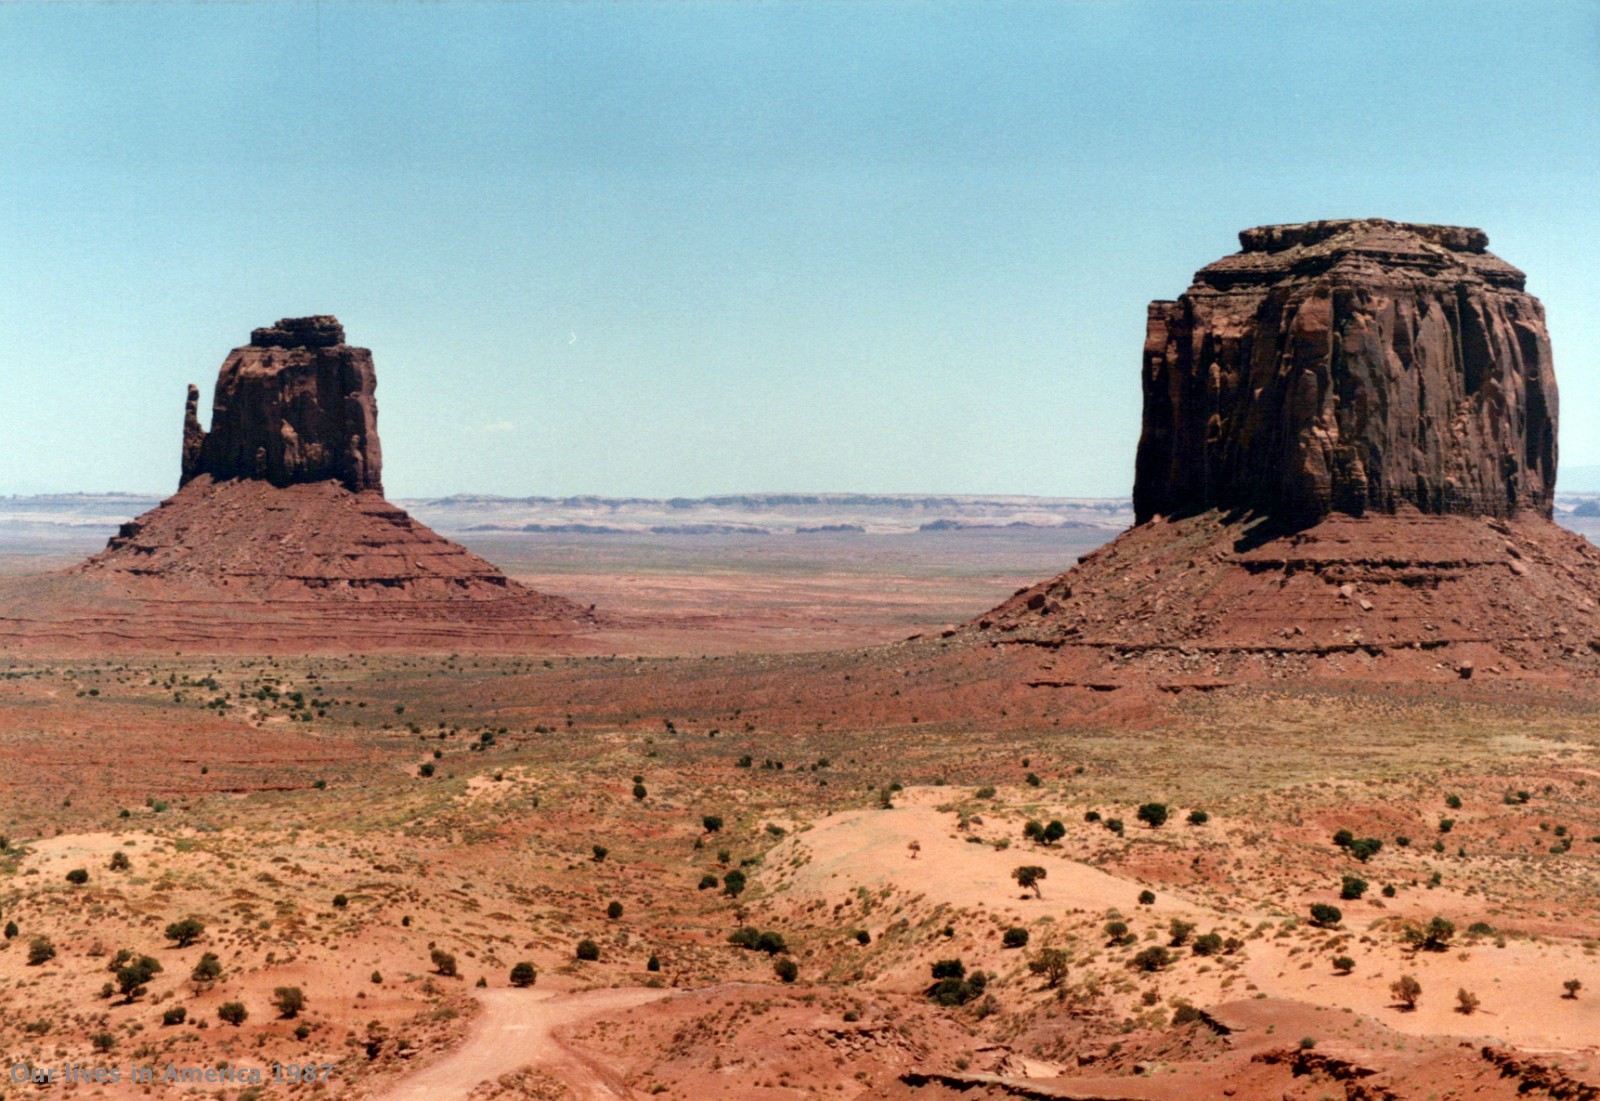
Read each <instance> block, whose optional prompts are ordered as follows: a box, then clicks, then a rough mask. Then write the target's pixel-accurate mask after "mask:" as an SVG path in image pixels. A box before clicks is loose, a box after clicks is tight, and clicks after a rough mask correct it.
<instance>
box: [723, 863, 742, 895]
mask: <svg viewBox="0 0 1600 1101" xmlns="http://www.w3.org/2000/svg"><path fill="white" fill-rule="evenodd" d="M744 888H745V878H744V873H743V872H741V871H740V870H739V869H738V868H735V869H733V870H732V871H730V872H729V873H728V874H727V875H725V876H723V877H722V893H723V894H725V895H727V896H728V897H729V898H738V897H739V896H740V895H742V894H743V893H744Z"/></svg>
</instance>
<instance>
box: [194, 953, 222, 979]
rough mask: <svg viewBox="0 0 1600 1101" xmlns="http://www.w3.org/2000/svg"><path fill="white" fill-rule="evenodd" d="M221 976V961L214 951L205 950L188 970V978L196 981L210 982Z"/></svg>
mask: <svg viewBox="0 0 1600 1101" xmlns="http://www.w3.org/2000/svg"><path fill="white" fill-rule="evenodd" d="M221 977H222V961H221V960H219V959H217V954H216V953H215V952H207V953H205V954H204V955H202V956H201V957H200V961H199V962H198V963H196V964H195V965H194V970H193V971H191V972H189V979H190V981H191V982H196V983H212V982H216V981H217V980H218V979H220V978H221Z"/></svg>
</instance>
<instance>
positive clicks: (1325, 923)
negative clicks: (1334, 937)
mask: <svg viewBox="0 0 1600 1101" xmlns="http://www.w3.org/2000/svg"><path fill="white" fill-rule="evenodd" d="M1343 920H1344V913H1343V911H1341V910H1340V909H1339V907H1337V906H1329V905H1328V904H1327V903H1326V902H1313V903H1312V904H1311V924H1312V925H1315V926H1316V927H1317V928H1318V929H1332V928H1333V927H1334V926H1335V925H1338V924H1339V923H1340V922H1341V921H1343Z"/></svg>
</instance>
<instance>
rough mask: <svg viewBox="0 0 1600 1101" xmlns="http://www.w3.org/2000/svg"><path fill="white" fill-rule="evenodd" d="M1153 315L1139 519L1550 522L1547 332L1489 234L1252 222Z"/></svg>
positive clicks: (1552, 407)
mask: <svg viewBox="0 0 1600 1101" xmlns="http://www.w3.org/2000/svg"><path fill="white" fill-rule="evenodd" d="M1239 240H1240V243H1241V245H1242V246H1243V249H1242V251H1240V252H1238V253H1236V254H1234V255H1232V256H1228V257H1224V258H1223V259H1221V260H1218V261H1217V262H1216V263H1213V264H1209V265H1207V266H1206V267H1204V268H1202V269H1200V271H1199V272H1198V273H1197V274H1196V275H1195V280H1194V285H1193V286H1191V287H1190V288H1189V290H1188V291H1186V292H1185V293H1184V294H1183V295H1182V296H1181V297H1179V298H1178V300H1177V301H1175V302H1166V301H1157V302H1153V303H1151V305H1150V309H1149V317H1148V325H1147V330H1146V339H1145V349H1144V376H1143V381H1144V424H1143V432H1142V435H1141V438H1140V442H1139V451H1138V459H1137V466H1136V472H1135V478H1134V490H1133V497H1134V509H1135V513H1136V515H1137V519H1138V521H1139V522H1140V523H1142V522H1144V521H1146V520H1149V519H1151V518H1152V517H1154V516H1158V515H1163V516H1175V515H1185V514H1190V513H1194V512H1198V511H1203V510H1205V509H1212V508H1217V509H1243V510H1251V511H1253V512H1256V513H1258V514H1265V515H1269V516H1272V517H1273V518H1274V519H1275V520H1276V521H1278V522H1279V523H1280V524H1283V525H1287V526H1295V525H1301V526H1303V525H1308V524H1313V523H1315V522H1317V521H1318V520H1320V519H1321V518H1323V517H1325V516H1328V515H1330V514H1332V513H1336V512H1337V513H1346V514H1349V515H1352V516H1362V515H1365V514H1367V513H1371V512H1377V513H1395V512H1398V511H1401V510H1402V509H1406V508H1415V509H1417V510H1419V511H1421V512H1423V513H1426V514H1438V515H1448V514H1455V515H1469V516H1495V517H1500V518H1509V517H1513V516H1518V515H1523V514H1531V515H1536V516H1543V517H1545V518H1549V516H1550V514H1551V502H1552V495H1553V492H1554V489H1555V474H1556V431H1555V426H1556V383H1555V374H1554V371H1553V369H1552V365H1551V354H1550V338H1549V335H1548V333H1547V332H1546V330H1545V323H1544V310H1543V307H1542V306H1541V305H1540V304H1539V301H1538V299H1536V298H1534V297H1533V296H1531V295H1529V294H1528V293H1526V291H1524V289H1523V282H1524V280H1523V274H1522V272H1521V271H1519V270H1517V269H1516V268H1514V267H1512V266H1511V265H1510V264H1508V263H1506V262H1505V261H1504V260H1501V259H1500V258H1499V257H1497V256H1495V255H1493V254H1492V253H1490V252H1488V251H1487V247H1488V237H1487V235H1486V234H1484V232H1483V231H1482V230H1478V229H1468V228H1463V227H1457V226H1435V225H1414V224H1409V223H1403V222H1391V221H1388V220H1385V219H1381V218H1366V219H1341V220H1335V221H1321V222H1308V223H1305V224H1303V225H1282V226H1262V227H1259V228H1256V229H1247V230H1245V231H1244V232H1242V233H1241V234H1240V235H1239Z"/></svg>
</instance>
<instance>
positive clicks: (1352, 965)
mask: <svg viewBox="0 0 1600 1101" xmlns="http://www.w3.org/2000/svg"><path fill="white" fill-rule="evenodd" d="M1333 969H1334V970H1335V971H1337V972H1339V974H1341V975H1348V974H1350V972H1352V971H1354V970H1355V969H1356V961H1355V960H1353V959H1351V958H1350V957H1349V956H1335V957H1333Z"/></svg>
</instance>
